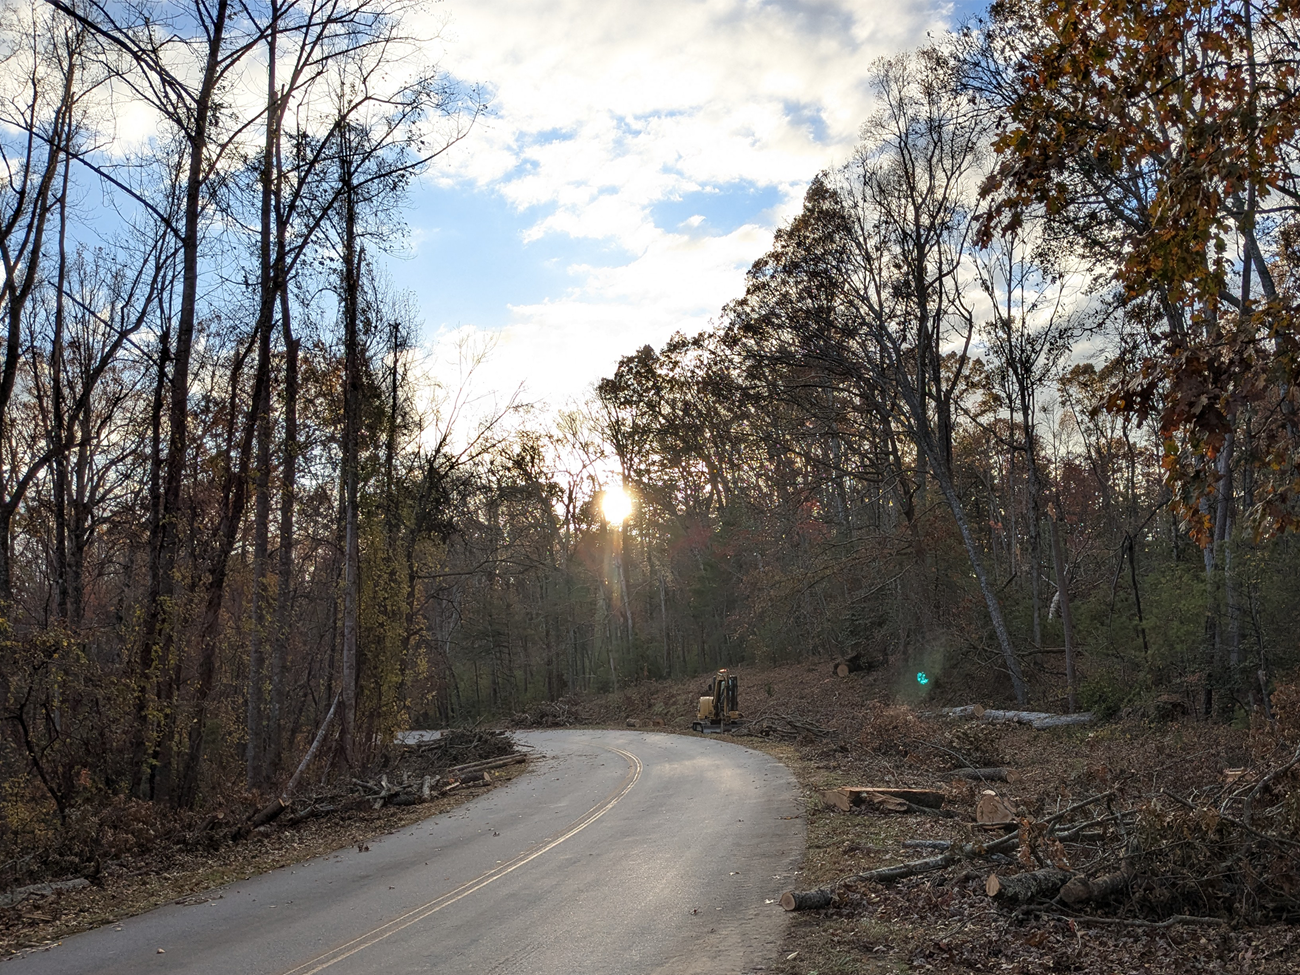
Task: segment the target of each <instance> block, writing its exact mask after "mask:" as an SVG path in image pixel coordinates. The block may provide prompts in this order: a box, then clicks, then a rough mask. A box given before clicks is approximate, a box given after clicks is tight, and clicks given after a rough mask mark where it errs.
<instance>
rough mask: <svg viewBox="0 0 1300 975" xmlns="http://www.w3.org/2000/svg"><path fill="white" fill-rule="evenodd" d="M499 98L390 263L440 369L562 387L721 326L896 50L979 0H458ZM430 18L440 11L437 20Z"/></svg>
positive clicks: (538, 390) (501, 391) (492, 386)
mask: <svg viewBox="0 0 1300 975" xmlns="http://www.w3.org/2000/svg"><path fill="white" fill-rule="evenodd" d="M436 9H437V11H438V14H439V15H440V16H441V17H443V21H442V22H441V38H442V45H443V46H442V56H441V64H442V65H443V67H444V68H445V69H447V70H449V71H450V72H451V73H452V74H454V75H455V76H456V77H459V78H465V79H472V80H475V81H479V82H481V83H483V84H485V85H486V86H487V87H488V88H489V89H490V90H491V91H492V106H493V111H492V117H491V118H490V119H488V120H487V121H486V123H484V124H482V125H480V126H479V127H478V128H477V129H476V130H475V131H474V132H472V133H471V134H470V136H469V138H468V139H466V140H465V141H464V142H462V143H461V144H460V145H458V146H456V147H455V148H454V149H452V150H451V151H450V152H449V153H448V154H447V155H446V156H445V157H444V158H443V159H442V160H440V161H439V167H438V169H437V170H436V171H435V172H434V173H433V174H431V176H430V177H429V178H427V179H426V180H425V182H424V184H423V185H422V186H420V187H418V188H417V189H416V191H415V193H414V195H413V197H412V201H411V209H410V212H409V214H408V223H409V225H410V227H411V239H410V241H409V253H408V256H407V257H406V258H405V259H402V260H395V261H393V262H392V265H391V272H392V274H393V277H394V279H395V281H396V283H397V284H398V285H399V286H400V287H404V288H409V289H410V290H412V291H413V292H414V293H415V295H416V297H417V299H418V302H419V305H420V307H421V309H422V315H423V319H424V341H425V344H426V345H428V346H429V348H430V349H431V351H432V356H431V359H430V361H432V362H434V363H439V364H441V365H436V366H435V368H436V369H438V370H439V371H440V373H441V375H442V378H443V379H444V380H445V381H446V382H448V383H457V382H459V380H458V378H457V375H456V369H457V367H456V365H455V363H456V362H457V361H458V360H459V359H460V358H461V357H460V355H459V354H458V349H460V348H462V347H464V346H465V345H468V346H469V347H470V348H473V349H483V348H486V347H489V346H490V347H491V352H490V353H489V355H488V358H487V360H486V363H485V364H484V365H483V366H482V367H481V368H480V369H479V371H478V372H477V373H476V376H475V379H474V386H475V389H476V391H478V392H481V393H490V392H495V393H496V394H498V395H502V396H504V395H509V394H510V393H511V392H513V391H514V390H515V389H517V388H520V387H522V388H523V389H524V395H525V398H526V399H529V400H532V401H539V402H544V403H546V404H548V405H550V406H562V405H564V404H565V403H566V402H568V401H571V400H574V399H577V398H580V397H581V396H582V395H583V394H584V392H585V390H586V389H587V388H588V387H589V386H590V385H591V384H592V383H593V382H595V381H596V380H597V379H599V378H600V377H601V376H602V375H606V374H608V373H609V372H610V371H612V369H613V367H614V366H615V364H616V363H617V361H618V358H619V356H620V355H625V354H629V353H631V352H634V351H635V350H636V349H637V348H638V347H640V346H641V345H644V344H645V343H647V342H649V343H652V344H659V343H661V342H663V341H664V340H665V339H666V338H667V337H668V336H669V335H671V334H672V333H673V332H674V331H678V330H681V331H685V332H688V333H690V332H694V331H697V330H698V329H700V328H703V327H705V326H707V324H708V323H709V321H710V320H711V319H712V318H713V317H714V316H716V315H717V313H718V311H719V310H720V309H721V307H722V305H723V304H724V303H725V302H726V301H728V300H730V299H731V298H734V297H736V296H738V295H739V294H740V293H741V290H742V289H743V287H744V272H745V270H746V269H747V268H748V266H749V265H750V264H751V263H752V262H753V261H754V260H755V259H756V258H758V257H759V256H761V254H762V253H763V252H764V251H765V250H766V249H767V247H768V246H769V245H770V243H771V239H772V233H773V231H774V229H775V228H776V227H777V226H779V225H780V223H781V222H782V221H783V220H786V219H788V218H789V217H790V216H791V215H792V214H793V213H794V212H796V211H797V207H798V205H799V202H800V200H801V198H802V195H803V192H804V190H805V189H806V187H807V184H808V181H809V180H810V179H811V178H812V177H813V176H814V175H815V174H816V173H817V172H818V171H819V170H820V169H823V168H825V167H827V166H832V165H835V164H836V163H837V162H839V161H841V160H843V159H844V158H845V157H846V156H847V154H848V152H849V151H850V150H851V148H852V146H853V142H854V140H855V137H856V133H857V130H858V127H859V126H860V125H861V123H862V122H863V121H864V120H865V119H866V117H867V115H868V114H869V112H870V108H871V103H870V90H869V83H868V78H869V75H870V70H871V62H872V61H874V60H875V59H876V58H878V57H880V56H885V55H889V54H893V53H896V52H898V51H902V50H906V49H908V48H911V47H914V46H916V45H917V44H919V43H922V42H923V41H924V39H925V36H926V33H927V32H938V31H942V30H943V29H945V28H946V27H947V26H949V25H950V24H953V23H955V22H957V21H960V20H962V19H964V18H966V17H968V16H969V15H970V14H971V13H974V12H978V10H979V9H981V8H980V7H979V6H977V5H974V4H964V3H963V4H958V5H955V6H954V5H953V4H950V3H933V2H926V0H890V2H885V0H657V2H655V3H653V4H651V3H635V2H629V0H624V2H621V3H613V2H595V0H444V2H443V3H441V4H438V6H437V8H436ZM429 23H430V25H433V26H437V25H436V24H434V22H433V21H430V22H429Z"/></svg>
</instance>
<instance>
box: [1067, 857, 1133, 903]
mask: <svg viewBox="0 0 1300 975" xmlns="http://www.w3.org/2000/svg"><path fill="white" fill-rule="evenodd" d="M1133 872H1134V871H1133V866H1132V862H1131V861H1129V860H1125V861H1124V864H1123V866H1121V867H1120V869H1119V870H1118V871H1116V872H1115V873H1108V874H1105V875H1104V876H1101V877H1092V878H1089V877H1085V876H1083V875H1079V876H1077V877H1072V878H1071V879H1070V881H1069V882H1068V883H1067V884H1066V885H1065V886H1064V887H1062V888H1061V890H1060V892H1059V893H1058V894H1057V896H1058V897H1060V898H1061V901H1062V903H1065V904H1069V905H1070V906H1071V907H1077V906H1078V905H1080V904H1087V903H1089V902H1091V901H1103V900H1107V899H1108V898H1111V897H1114V896H1116V895H1117V894H1122V893H1123V892H1124V891H1125V890H1127V889H1128V885H1129V881H1130V880H1131V879H1132V878H1133Z"/></svg>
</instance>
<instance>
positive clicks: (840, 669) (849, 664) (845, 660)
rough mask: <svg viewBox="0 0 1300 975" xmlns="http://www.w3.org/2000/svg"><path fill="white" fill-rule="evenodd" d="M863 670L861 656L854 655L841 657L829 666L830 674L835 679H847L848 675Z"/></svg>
mask: <svg viewBox="0 0 1300 975" xmlns="http://www.w3.org/2000/svg"><path fill="white" fill-rule="evenodd" d="M863 669H865V668H864V667H863V666H862V654H860V653H855V654H852V655H851V656H848V657H841V658H840V659H839V660H836V661H835V662H834V663H833V664H831V673H832V674H834V675H835V676H836V677H848V676H849V674H852V673H856V672H857V671H859V670H863Z"/></svg>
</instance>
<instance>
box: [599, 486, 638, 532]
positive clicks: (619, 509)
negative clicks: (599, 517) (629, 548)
mask: <svg viewBox="0 0 1300 975" xmlns="http://www.w3.org/2000/svg"><path fill="white" fill-rule="evenodd" d="M600 510H601V513H602V514H603V515H604V516H605V520H606V521H607V522H609V523H610V524H611V525H621V524H623V522H624V521H625V520H626V519H627V516H628V515H630V514H631V513H632V495H630V494H628V493H627V489H626V488H624V487H623V485H621V484H614V485H611V486H610V487H607V488H605V490H604V491H602V492H601V496H600Z"/></svg>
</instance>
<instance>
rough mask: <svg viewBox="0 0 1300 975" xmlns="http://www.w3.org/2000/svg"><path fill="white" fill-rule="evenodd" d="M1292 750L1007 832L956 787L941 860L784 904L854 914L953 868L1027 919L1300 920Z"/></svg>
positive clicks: (966, 788) (967, 787)
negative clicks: (880, 892)
mask: <svg viewBox="0 0 1300 975" xmlns="http://www.w3.org/2000/svg"><path fill="white" fill-rule="evenodd" d="M1284 744H1285V743H1284V742H1281V741H1279V740H1278V739H1277V738H1276V737H1274V738H1272V741H1271V745H1272V747H1271V748H1269V749H1268V754H1266V755H1262V756H1261V757H1260V758H1259V759H1258V760H1257V761H1256V762H1255V763H1254V764H1253V765H1252V766H1250V767H1245V768H1238V769H1227V770H1225V771H1224V773H1223V774H1222V776H1221V777H1220V779H1219V780H1218V781H1217V782H1216V783H1215V784H1213V785H1205V786H1201V787H1199V788H1194V789H1191V790H1188V791H1186V792H1183V793H1180V792H1178V791H1175V790H1174V789H1171V788H1162V789H1158V790H1156V791H1152V792H1147V793H1146V794H1142V790H1141V789H1140V782H1139V781H1137V776H1136V773H1130V774H1128V775H1122V776H1118V777H1116V778H1115V779H1114V781H1113V782H1112V783H1111V788H1109V789H1106V790H1105V791H1100V792H1096V793H1094V794H1091V795H1088V796H1086V797H1084V798H1082V799H1078V798H1074V799H1069V800H1066V799H1064V798H1058V800H1057V801H1056V803H1055V806H1056V809H1055V811H1053V812H1045V811H1044V808H1045V804H1044V803H1043V802H1042V799H1041V797H1040V798H1039V800H1038V801H1037V802H1035V801H1033V800H1030V799H1021V800H1019V801H1018V802H1017V803H1016V813H1015V815H1014V816H1012V817H1007V818H1008V819H1009V820H1011V821H1010V822H1008V823H1006V824H1005V825H1003V826H1001V827H999V826H997V825H983V824H979V823H975V822H970V820H971V819H973V818H977V817H972V816H971V815H970V810H971V808H972V807H971V805H970V801H971V799H972V798H973V797H974V792H975V790H976V789H978V788H982V787H983V784H979V785H975V784H973V783H971V782H960V781H953V782H951V784H950V785H949V786H948V789H947V800H948V802H949V803H950V804H951V805H952V806H955V807H956V808H957V809H959V810H961V811H962V813H963V815H962V817H961V819H962V820H964V822H961V823H960V824H956V828H955V829H954V830H953V833H952V836H951V838H950V839H948V840H927V841H924V847H925V848H926V849H928V850H932V851H936V852H935V855H933V856H926V857H922V858H919V859H914V860H910V861H905V862H902V863H894V864H890V865H888V866H883V867H879V868H876V869H872V870H866V871H862V872H860V873H856V874H853V875H851V876H848V877H845V878H843V879H842V880H840V881H838V882H837V883H834V884H830V885H827V886H824V887H820V888H817V889H814V890H810V891H789V892H788V893H787V895H786V896H785V897H784V898H783V899H782V905H783V906H784V907H785V908H786V909H787V910H806V909H810V908H821V907H828V906H845V907H847V906H848V905H849V904H850V903H851V902H853V901H854V900H856V899H860V898H861V897H863V896H864V895H865V896H870V894H869V891H870V889H871V885H875V884H882V883H892V882H896V881H899V880H903V879H905V878H912V877H920V876H923V875H931V874H939V873H941V872H946V873H948V874H950V875H955V874H961V875H962V876H964V877H966V878H967V879H975V878H976V876H977V875H978V876H980V877H982V878H983V881H984V884H983V887H984V893H985V895H986V896H987V897H989V898H991V899H992V900H993V901H994V902H995V903H996V904H999V905H1002V906H1005V907H1007V908H1009V909H1012V910H1014V911H1015V913H1016V914H1018V915H1020V916H1024V915H1026V914H1040V915H1044V916H1049V917H1050V916H1057V917H1066V916H1068V917H1071V918H1073V919H1076V920H1098V921H1105V920H1106V919H1112V920H1117V921H1120V922H1121V923H1129V924H1134V925H1138V926H1141V925H1169V924H1175V923H1177V924H1202V925H1210V926H1217V925H1223V924H1228V923H1237V924H1259V923H1267V922H1270V921H1291V920H1295V919H1300V747H1295V748H1293V749H1292V750H1290V751H1282V747H1283V746H1284ZM1288 747H1289V746H1288ZM958 771H962V772H964V771H969V770H965V769H962V770H958ZM999 771H1004V770H999ZM1102 771H1103V774H1104V770H1102ZM949 774H950V775H953V773H951V772H950V773H949ZM1094 774H1095V773H1094ZM953 778H954V779H955V778H956V776H955V775H953ZM988 794H989V793H987V792H986V793H984V795H985V796H987V795H988ZM1047 808H1050V807H1047ZM999 830H1000V831H1002V832H1003V835H1000V836H999V835H996V833H997V832H998V831H999ZM904 845H905V846H906V845H907V844H904ZM951 880H952V876H949V877H948V878H947V879H946V880H945V879H938V878H936V879H935V882H936V884H938V885H940V886H942V885H944V884H946V883H949V882H951Z"/></svg>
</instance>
